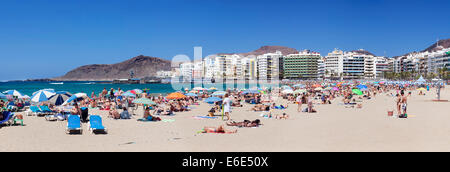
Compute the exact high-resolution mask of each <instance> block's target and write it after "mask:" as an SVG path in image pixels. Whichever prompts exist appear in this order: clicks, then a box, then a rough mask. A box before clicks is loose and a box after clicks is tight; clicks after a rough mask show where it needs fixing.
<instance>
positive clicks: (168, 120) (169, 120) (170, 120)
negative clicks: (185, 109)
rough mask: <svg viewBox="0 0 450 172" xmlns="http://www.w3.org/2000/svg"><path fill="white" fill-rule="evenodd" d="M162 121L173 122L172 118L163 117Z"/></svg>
mask: <svg viewBox="0 0 450 172" xmlns="http://www.w3.org/2000/svg"><path fill="white" fill-rule="evenodd" d="M162 122H175V120H174V119H163V120H162Z"/></svg>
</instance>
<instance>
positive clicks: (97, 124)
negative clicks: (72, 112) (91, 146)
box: [89, 115, 107, 133]
mask: <svg viewBox="0 0 450 172" xmlns="http://www.w3.org/2000/svg"><path fill="white" fill-rule="evenodd" d="M89 130H90V131H91V133H94V132H95V131H103V132H107V130H106V128H105V127H104V126H103V123H102V117H100V116H98V115H91V116H90V117H89Z"/></svg>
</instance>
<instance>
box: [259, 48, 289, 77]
mask: <svg viewBox="0 0 450 172" xmlns="http://www.w3.org/2000/svg"><path fill="white" fill-rule="evenodd" d="M282 57H283V54H282V53H281V52H280V51H276V52H275V53H267V54H263V55H260V56H258V57H257V58H256V60H257V67H258V78H259V79H260V80H274V79H278V77H279V72H280V66H279V64H280V62H279V60H280V58H282Z"/></svg>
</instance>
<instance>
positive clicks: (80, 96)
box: [62, 93, 89, 105]
mask: <svg viewBox="0 0 450 172" xmlns="http://www.w3.org/2000/svg"><path fill="white" fill-rule="evenodd" d="M87 98H89V97H88V96H87V94H86V93H77V94H74V95H72V96H71V97H70V98H69V99H67V100H66V101H65V102H64V103H63V104H62V105H66V104H68V103H71V102H79V101H82V100H84V99H87Z"/></svg>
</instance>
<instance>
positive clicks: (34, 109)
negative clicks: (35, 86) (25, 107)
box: [30, 106, 44, 116]
mask: <svg viewBox="0 0 450 172" xmlns="http://www.w3.org/2000/svg"><path fill="white" fill-rule="evenodd" d="M30 110H31V112H33V115H36V116H39V115H42V114H44V112H43V111H42V110H41V109H39V108H38V107H37V106H30Z"/></svg>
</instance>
